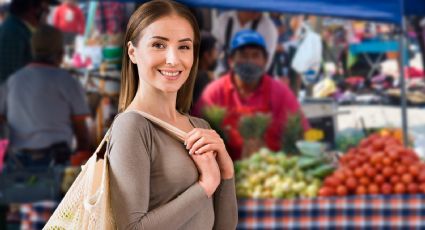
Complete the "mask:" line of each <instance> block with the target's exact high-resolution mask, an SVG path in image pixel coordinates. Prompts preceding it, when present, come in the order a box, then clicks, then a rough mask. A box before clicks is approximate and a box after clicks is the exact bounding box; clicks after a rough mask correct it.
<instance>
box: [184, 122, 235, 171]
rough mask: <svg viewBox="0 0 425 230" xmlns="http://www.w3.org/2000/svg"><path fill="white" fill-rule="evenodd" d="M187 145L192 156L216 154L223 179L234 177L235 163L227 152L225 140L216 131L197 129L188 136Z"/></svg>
mask: <svg viewBox="0 0 425 230" xmlns="http://www.w3.org/2000/svg"><path fill="white" fill-rule="evenodd" d="M185 143H186V149H188V150H189V153H190V154H194V155H202V154H205V153H208V152H216V153H217V157H216V158H217V163H218V166H219V168H220V173H221V178H222V179H230V178H232V177H233V176H234V168H233V161H232V159H231V158H230V156H229V153H228V152H227V150H226V146H225V145H224V141H223V139H221V137H220V135H218V133H217V132H216V131H214V130H213V129H200V128H195V129H193V130H192V131H190V132H189V133H188V134H187V137H186V141H185Z"/></svg>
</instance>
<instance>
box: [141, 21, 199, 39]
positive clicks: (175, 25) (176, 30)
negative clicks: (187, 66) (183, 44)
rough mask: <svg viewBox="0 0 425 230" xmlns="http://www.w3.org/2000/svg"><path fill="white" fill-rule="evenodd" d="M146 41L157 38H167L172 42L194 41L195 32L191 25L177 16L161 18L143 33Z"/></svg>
mask: <svg viewBox="0 0 425 230" xmlns="http://www.w3.org/2000/svg"><path fill="white" fill-rule="evenodd" d="M142 36H143V37H144V39H145V40H146V39H152V38H155V37H163V38H167V39H168V40H170V41H174V40H175V41H180V40H183V39H187V38H189V39H190V40H192V41H193V39H194V31H193V28H192V26H191V24H190V23H189V22H188V21H187V20H186V19H185V18H183V17H180V16H177V15H171V16H165V17H161V18H159V19H158V20H155V21H154V22H152V23H151V24H150V25H149V26H147V27H146V28H145V29H144V31H143V32H142Z"/></svg>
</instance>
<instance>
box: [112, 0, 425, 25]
mask: <svg viewBox="0 0 425 230" xmlns="http://www.w3.org/2000/svg"><path fill="white" fill-rule="evenodd" d="M119 1H127V2H130V1H132V2H134V1H136V0H119ZM177 1H179V2H181V3H184V4H185V5H189V6H194V7H208V8H220V9H239V10H243V9H245V10H256V11H270V12H282V13H293V14H312V15H321V16H334V17H341V18H350V19H359V20H369V21H380V22H388V23H394V24H398V25H400V24H401V19H402V16H403V15H425V0H177ZM139 2H145V1H140V0H139Z"/></svg>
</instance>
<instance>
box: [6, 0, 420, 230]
mask: <svg viewBox="0 0 425 230" xmlns="http://www.w3.org/2000/svg"><path fill="white" fill-rule="evenodd" d="M143 2H144V1H136V0H134V1H130V0H126V1H124V0H123V1H82V0H61V1H60V0H0V84H1V86H0V115H1V117H0V120H1V130H0V132H1V134H0V136H1V140H0V169H1V170H2V174H0V204H1V206H0V229H41V228H42V226H43V225H44V224H45V222H46V221H47V219H48V218H49V216H50V215H51V213H52V211H53V210H54V208H55V207H56V205H57V203H58V202H59V201H60V199H61V197H62V196H63V194H65V193H66V191H67V189H68V188H69V186H70V185H71V184H72V182H73V180H74V179H75V177H76V175H77V174H78V172H79V170H80V167H79V166H81V165H82V164H84V162H85V161H86V160H87V159H88V158H89V157H90V156H91V154H92V153H93V152H94V150H95V148H96V147H97V145H98V144H99V143H100V141H101V140H102V138H103V136H104V134H105V133H106V131H107V130H108V128H109V126H110V125H111V122H112V121H113V119H114V117H115V116H116V114H117V113H118V110H117V108H118V96H119V89H120V71H121V57H122V55H123V48H122V45H123V36H124V33H125V29H126V24H127V21H128V19H129V17H130V15H131V14H132V12H133V11H134V10H135V9H136V8H137V7H138V6H139V5H141V4H142V3H143ZM180 2H182V3H183V4H186V5H187V6H189V7H190V8H191V10H192V11H193V14H194V15H195V16H196V18H197V20H198V24H199V27H200V30H201V34H202V41H201V50H200V54H199V58H200V64H199V71H198V79H197V82H196V85H195V90H194V95H193V108H192V110H191V113H192V114H194V115H198V116H202V117H203V118H205V119H207V120H208V121H209V122H210V124H211V125H212V127H213V128H215V129H216V130H217V131H218V132H219V133H220V134H222V135H223V138H224V139H225V141H226V144H228V145H230V146H232V145H233V144H235V142H234V141H233V140H232V139H231V134H229V133H230V132H237V133H238V135H239V136H240V139H241V143H240V146H238V148H239V150H240V153H239V154H236V155H234V156H232V157H233V158H234V160H235V165H236V167H237V168H236V171H237V180H236V181H237V182H236V183H237V192H238V197H239V198H241V199H244V200H243V201H242V200H241V201H240V205H241V206H244V205H246V203H244V202H245V201H246V200H249V199H251V198H256V199H258V198H261V199H267V198H279V199H295V198H315V197H317V196H319V195H321V196H328V195H337V196H338V195H340V196H344V195H350V194H351V195H353V194H362V193H358V192H357V188H358V186H357V185H359V186H360V178H361V176H362V174H359V176H355V177H354V180H355V181H356V184H355V185H352V184H350V185H343V187H344V188H343V189H339V190H336V189H334V190H332V189H329V187H332V186H329V184H326V183H325V181H326V178H327V177H328V176H329V177H332V176H333V175H335V173H336V172H341V171H338V170H340V169H341V168H343V166H344V165H345V164H348V163H346V162H349V161H351V160H352V159H351V158H353V159H356V160H358V159H357V155H359V154H357V155H356V156H352V155H355V154H354V153H355V152H356V151H360V150H362V151H363V147H365V146H366V147H365V148H367V147H368V146H371V145H372V143H375V141H376V140H375V139H377V140H378V142H379V141H380V143H382V142H385V143H387V142H389V143H390V144H396V145H397V147H398V148H400V152H403V151H404V152H406V153H405V155H409V156H410V155H413V156H412V157H411V158H412V159H413V158H414V159H413V160H412V161H414V164H415V165H417V166H418V167H419V168H420V169H421V170H422V171H423V169H424V167H423V165H422V163H421V159H422V158H423V157H424V156H425V144H424V143H425V142H424V141H425V111H424V105H425V80H424V76H425V75H424V66H425V61H424V59H423V54H424V53H425V38H424V36H425V17H424V15H425V4H424V3H422V2H421V1H420V0H411V1H409V0H405V1H400V0H397V1H396V0H391V1H385V2H381V1H365V0H362V1H345V0H335V1H331V0H321V1H307V0H303V1H289V0H282V1H277V0H275V1H272V0H268V1H258V2H248V1H242V0H235V1H231V0H227V1H220V0H216V1H213V0H211V1H195V0H186V1H184V0H182V1H180ZM400 12H401V13H400ZM244 29H249V30H251V31H255V32H257V33H258V34H260V35H261V37H262V38H263V40H264V46H263V47H262V48H263V49H264V50H265V51H266V54H267V55H266V56H265V65H264V67H263V68H262V71H263V74H267V76H269V77H270V78H271V79H273V82H275V83H274V84H282V85H284V87H286V88H287V89H288V90H290V92H291V95H294V96H295V97H294V98H295V99H294V100H295V101H296V103H299V105H300V108H301V111H302V113H301V115H294V116H293V117H291V116H288V117H286V119H285V121H282V122H281V123H283V126H282V124H281V123H279V122H278V124H279V125H280V126H282V127H283V128H281V129H279V130H278V131H277V132H279V135H278V136H277V137H275V138H276V140H270V141H269V138H268V137H265V136H267V134H266V133H267V132H268V131H266V130H268V129H269V128H270V127H269V125H270V124H275V123H273V122H274V121H273V119H274V117H273V116H272V117H270V116H267V112H270V111H268V110H266V111H264V110H262V109H253V111H252V112H250V113H242V112H241V113H240V114H238V116H237V117H238V120H237V121H236V123H234V127H235V129H234V130H231V131H229V130H228V128H226V127H227V126H226V118H227V117H226V116H227V115H229V114H230V112H229V108H226V107H225V106H222V107H220V106H213V105H210V106H205V105H204V106H203V108H197V106H196V105H198V104H199V103H198V101H199V100H201V99H202V97H203V95H204V94H205V93H204V91H205V89H206V88H207V87H208V86H209V85H210V84H211V83H213V82H215V81H219V80H220V79H222V78H223V76H226V74H228V73H232V71H234V66H232V65H230V64H229V60H233V61H236V58H237V57H236V56H233V55H234V53H232V52H237V51H234V50H232V52H230V50H231V49H232V46H233V45H232V39H233V37H234V36H235V35H236V34H237V33H238V32H239V31H242V30H244ZM248 45H249V44H248ZM251 45H252V44H251ZM236 50H237V49H236ZM242 55H244V54H243V53H242ZM242 58H244V57H242ZM248 59H249V58H248ZM264 92H265V91H264ZM264 92H263V93H264ZM204 96H205V95H204ZM263 96H264V95H260V96H258V97H259V98H260V97H261V98H262V97H263ZM271 97H273V95H272V96H271ZM264 98H267V97H265V96H264ZM201 104H202V103H201ZM217 105H220V103H217ZM274 106H277V107H285V106H286V104H285V103H284V102H282V104H277V105H274ZM198 109H199V110H198ZM303 119H305V120H304V121H302V120H303ZM223 121H224V122H223ZM370 135H372V136H370ZM388 136H391V138H393V139H395V140H391V141H388V140H389V139H391V138H389V137H388ZM385 138H387V139H388V140H387V139H385ZM362 140H363V142H366V141H368V142H367V143H366V144H365V143H362ZM271 142H276V143H278V144H277V145H276V146H274V145H273V144H269V143H271ZM361 143H362V144H361ZM368 143H369V145H368ZM390 144H389V146H391V145H390ZM362 146H363V147H362ZM385 146H386V145H384V144H382V146H381V144H378V145H377V147H376V148H375V149H372V150H373V152H381V148H382V151H384V149H385ZM230 148H232V147H230ZM350 148H356V150H352V149H351V150H350ZM372 150H371V151H372ZM362 151H360V152H362ZM368 151H369V150H368ZM384 152H385V151H384ZM305 154H307V156H305ZM309 154H310V155H309ZM312 155H313V156H312ZM360 155H362V154H360ZM344 157H345V158H344ZM347 158H348V159H347ZM416 158H417V159H416ZM362 159H363V158H362ZM409 159H410V158H409ZM415 159H416V160H415ZM308 160H310V164H309V163H308ZM314 160H315V161H314ZM306 161H307V163H306ZM313 161H314V162H313ZM358 161H359V162H358V165H355V166H353V169H352V171H350V172H351V174H350V172H348V173H347V172H346V171H344V173H346V175H345V176H346V177H347V178H348V177H349V176H350V175H352V174H353V172H354V171H355V170H354V169H355V168H358V167H359V165H360V166H362V163H361V162H362V160H358ZM363 161H364V160H363ZM400 161H401V160H400ZM278 162H280V163H278ZM406 162H407V163H406V164H412V163H411V162H410V161H409V160H406ZM393 163H394V167H397V166H398V165H399V164H397V163H396V162H395V161H394V162H393ZM320 167H322V168H320ZM318 168H319V169H318ZM348 168H350V167H348ZM314 170H316V171H314ZM379 170H381V171H379ZM413 170H414V169H413ZM376 171H378V172H381V173H382V174H383V169H376ZM422 171H421V172H422ZM253 175H254V176H253ZM338 175H340V174H338ZM267 178H274V179H273V180H269V181H268V182H267ZM289 178H290V179H289ZM389 181H390V178H388V183H390V182H389ZM351 182H352V181H351ZM396 182H397V181H396ZM396 182H395V184H394V186H393V187H392V188H393V189H392V190H391V191H390V194H392V193H396V189H395V187H396ZM423 182H425V181H421V179H420V178H419V173H416V171H414V172H412V180H411V181H410V180H408V179H406V182H403V183H404V184H402V185H403V186H405V187H406V189H403V190H400V189H399V190H397V191H401V192H397V193H401V194H404V193H409V190H408V189H407V188H408V187H409V185H410V184H411V183H414V184H415V186H416V190H415V189H414V188H413V189H412V191H413V192H412V193H415V194H416V193H424V192H425V187H424V186H422V187H421V183H423ZM285 183H286V184H285ZM288 183H289V184H296V185H297V186H298V187H297V186H295V188H293V187H291V189H287V188H286V187H285V186H288ZM409 183H410V184H409ZM275 184H280V185H279V186H274V185H275ZM330 184H331V185H332V182H331V183H330ZM340 184H342V182H340V183H339V184H338V185H340ZM369 185H370V184H367V183H366V184H365V186H366V187H364V189H365V192H364V193H363V194H373V193H375V192H376V191H375V190H374V188H375V187H373V186H372V187H373V188H372V189H369V187H370V186H369ZM378 185H379V186H380V184H378ZM424 185H425V184H424ZM368 186H369V187H368ZM277 187H279V188H277ZM336 187H338V186H336ZM413 187H414V186H413ZM323 188H325V189H323ZM399 188H400V186H399ZM403 188H404V187H403ZM422 188H423V189H422ZM321 189H322V190H321ZM344 189H345V190H344ZM384 190H385V189H382V188H381V187H379V189H378V192H377V193H384ZM385 191H387V190H385ZM244 207H245V208H246V207H248V208H249V206H248V205H247V206H244ZM239 214H240V219H239V220H240V224H239V228H241V229H243V228H250V226H251V229H252V228H255V227H252V226H253V225H249V223H250V222H249V220H250V219H249V218H244V215H245V214H246V213H245V212H244V211H242V210H240V213H239ZM241 217H242V218H241ZM245 221H246V222H245ZM259 221H260V222H261V220H259ZM266 222H267V221H266ZM279 223H280V224H282V222H279ZM279 223H274V224H277V225H276V226H280V225H279ZM268 224H270V225H257V226H272V224H273V223H268ZM422 224H424V223H422ZM424 225H425V224H424ZM273 226H275V225H273ZM421 226H422V225H421ZM259 229H261V227H259Z"/></svg>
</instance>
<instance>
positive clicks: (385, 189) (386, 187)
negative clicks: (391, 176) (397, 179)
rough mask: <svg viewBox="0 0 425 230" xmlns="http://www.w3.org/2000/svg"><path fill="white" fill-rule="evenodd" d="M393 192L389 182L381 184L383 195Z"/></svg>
mask: <svg viewBox="0 0 425 230" xmlns="http://www.w3.org/2000/svg"><path fill="white" fill-rule="evenodd" d="M392 192H393V188H392V187H391V184H389V183H384V184H382V185H381V193H382V194H384V195H388V194H391V193H392Z"/></svg>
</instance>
